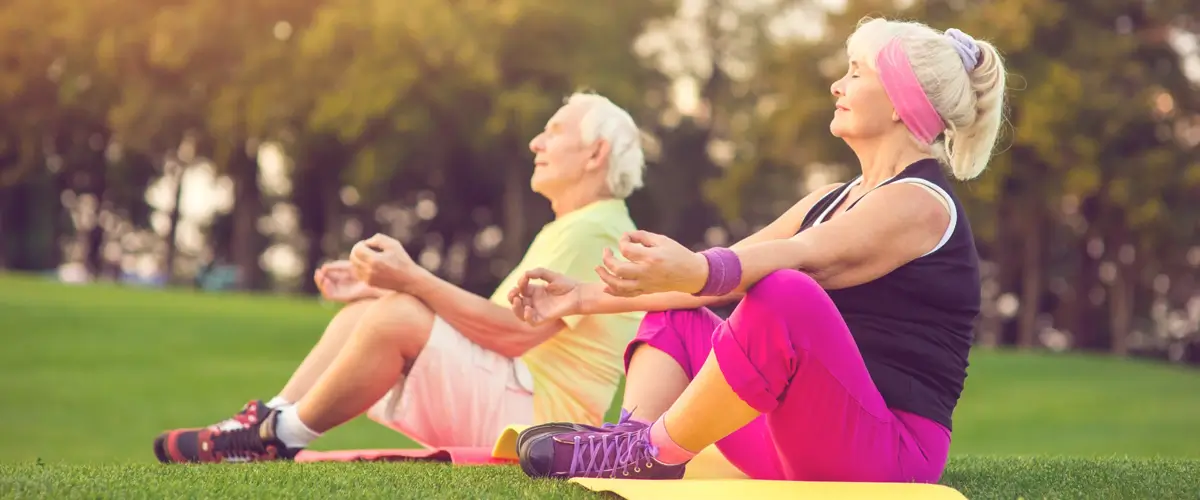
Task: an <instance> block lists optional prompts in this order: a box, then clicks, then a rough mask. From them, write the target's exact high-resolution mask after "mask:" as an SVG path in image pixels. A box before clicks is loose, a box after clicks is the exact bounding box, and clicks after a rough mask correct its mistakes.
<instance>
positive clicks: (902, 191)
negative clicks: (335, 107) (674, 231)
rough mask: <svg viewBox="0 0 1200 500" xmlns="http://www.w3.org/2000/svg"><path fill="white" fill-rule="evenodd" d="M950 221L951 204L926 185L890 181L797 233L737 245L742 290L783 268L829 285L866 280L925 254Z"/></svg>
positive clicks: (935, 243) (851, 284) (853, 284)
mask: <svg viewBox="0 0 1200 500" xmlns="http://www.w3.org/2000/svg"><path fill="white" fill-rule="evenodd" d="M949 224H950V214H949V212H948V211H947V210H946V208H945V206H944V205H943V204H942V203H941V202H939V201H938V199H937V198H934V197H933V196H931V195H930V193H929V192H927V191H926V190H925V188H923V187H922V186H920V185H917V184H891V185H888V186H884V187H881V188H879V189H876V190H875V191H874V192H872V193H871V196H867V197H864V198H863V199H862V201H860V202H859V203H858V204H857V205H855V207H854V210H849V211H846V212H844V213H842V214H840V215H838V216H837V217H835V218H833V219H830V220H829V221H828V222H825V223H823V224H821V225H819V226H816V227H814V228H811V229H809V230H807V231H804V232H803V233H800V234H798V235H796V236H794V237H792V238H788V239H784V240H773V241H766V242H762V243H757V244H753V245H748V246H745V247H742V248H735V249H733V250H734V253H736V254H737V256H738V258H739V260H740V261H741V264H742V282H741V284H740V286H738V290H745V289H746V288H747V287H749V286H751V285H753V284H754V283H757V282H758V280H760V279H762V278H763V277H765V276H767V275H768V274H771V273H772V272H774V271H778V270H780V269H799V270H801V271H803V272H805V273H807V274H809V275H810V276H812V277H813V279H815V280H816V281H817V283H819V284H820V285H821V286H822V287H823V288H826V289H838V288H847V287H851V286H855V285H859V284H862V283H866V282H868V281H871V280H874V279H877V278H879V277H881V276H883V275H885V274H887V273H890V272H892V271H893V270H895V269H896V268H898V267H900V266H902V265H904V264H906V263H908V262H910V261H912V260H914V259H917V258H919V257H921V256H922V255H925V254H926V253H927V252H929V251H930V250H932V249H933V248H934V247H935V246H936V245H937V244H938V242H939V241H941V238H942V236H943V235H944V234H945V232H946V228H947V226H948V225H949Z"/></svg>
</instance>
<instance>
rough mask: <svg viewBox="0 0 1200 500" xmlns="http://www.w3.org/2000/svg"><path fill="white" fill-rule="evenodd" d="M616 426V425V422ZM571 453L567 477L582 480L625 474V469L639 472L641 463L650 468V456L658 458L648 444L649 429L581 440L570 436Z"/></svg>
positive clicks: (656, 453)
mask: <svg viewBox="0 0 1200 500" xmlns="http://www.w3.org/2000/svg"><path fill="white" fill-rule="evenodd" d="M617 425H620V424H619V423H618V424H617ZM574 444H575V446H574V447H573V448H574V450H573V453H572V455H571V467H570V472H569V475H570V476H572V477H576V474H577V473H578V474H579V475H582V476H583V477H601V476H603V475H605V474H608V475H609V477H612V478H615V477H617V472H621V473H622V474H623V475H625V476H628V475H629V467H630V466H633V467H634V472H641V471H642V469H641V463H642V462H643V461H644V462H645V463H646V467H647V468H649V467H653V466H654V465H653V463H654V462H653V460H651V458H652V457H654V456H657V455H658V448H657V447H655V446H654V445H652V444H650V430H649V428H645V429H639V430H637V431H632V432H616V433H612V434H599V435H595V434H593V435H589V436H588V437H587V440H586V441H584V438H583V436H582V435H577V436H575V437H574Z"/></svg>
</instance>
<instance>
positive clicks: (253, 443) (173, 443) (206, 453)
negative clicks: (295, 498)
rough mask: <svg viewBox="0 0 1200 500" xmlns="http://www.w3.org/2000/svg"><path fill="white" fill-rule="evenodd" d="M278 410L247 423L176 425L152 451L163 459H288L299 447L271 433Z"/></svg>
mask: <svg viewBox="0 0 1200 500" xmlns="http://www.w3.org/2000/svg"><path fill="white" fill-rule="evenodd" d="M278 418H279V412H274V411H273V412H270V413H269V414H267V415H266V417H264V418H262V419H260V420H258V422H256V423H254V424H251V425H249V426H247V427H242V428H236V426H230V428H225V429H222V428H216V429H214V428H212V427H206V428H203V429H178V430H173V431H167V432H164V433H162V434H161V435H159V436H158V438H157V439H155V440H154V455H155V456H156V457H158V460H159V461H160V462H163V463H222V462H264V461H274V460H291V459H293V458H295V456H296V453H298V452H299V451H300V449H295V448H288V447H287V446H286V445H284V444H283V442H282V441H280V440H279V438H278V437H276V435H275V424H276V422H277V421H278Z"/></svg>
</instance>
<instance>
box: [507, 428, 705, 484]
mask: <svg viewBox="0 0 1200 500" xmlns="http://www.w3.org/2000/svg"><path fill="white" fill-rule="evenodd" d="M626 424H629V425H626ZM551 425H554V424H551ZM622 425H625V427H624V428H622V427H621V426H622ZM535 429H537V428H536V427H531V428H530V429H529V431H535ZM551 429H554V427H548V428H545V429H539V430H536V431H535V432H533V433H531V434H530V435H529V436H528V437H527V438H526V440H525V441H524V442H523V443H522V445H521V447H520V448H518V450H519V451H518V458H519V460H520V464H521V470H522V471H524V472H525V474H526V475H528V476H530V477H535V478H554V479H570V478H575V477H602V478H613V479H680V478H682V477H683V473H684V469H685V467H686V464H680V465H666V464H664V463H662V462H659V461H658V460H657V459H656V458H655V457H657V455H658V449H657V448H655V447H654V446H653V445H651V444H650V427H649V426H647V425H645V424H640V423H637V422H619V423H618V424H617V425H614V426H613V428H611V429H602V430H599V431H597V430H593V429H587V430H581V431H574V432H552V431H550V430H551Z"/></svg>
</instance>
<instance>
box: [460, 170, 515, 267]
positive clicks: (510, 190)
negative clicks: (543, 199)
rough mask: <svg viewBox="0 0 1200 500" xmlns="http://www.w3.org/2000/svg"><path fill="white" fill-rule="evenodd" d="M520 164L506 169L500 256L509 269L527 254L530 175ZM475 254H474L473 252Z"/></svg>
mask: <svg viewBox="0 0 1200 500" xmlns="http://www.w3.org/2000/svg"><path fill="white" fill-rule="evenodd" d="M517 165H519V163H516V162H514V163H512V164H511V165H510V166H509V168H506V169H504V170H505V173H504V202H503V203H504V218H503V220H504V229H503V231H504V233H503V236H502V237H503V238H504V239H503V240H501V243H500V250H501V251H500V252H499V256H500V258H501V259H503V261H504V262H505V263H506V264H509V266H508V267H514V266H516V265H517V262H519V261H520V260H521V255H522V254H523V253H525V246H526V243H525V236H526V231H528V227H527V226H528V224H527V220H528V219H527V216H526V212H525V192H526V191H528V190H529V175H528V172H526V169H525V168H524V167H522V168H517ZM472 253H474V252H472Z"/></svg>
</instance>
